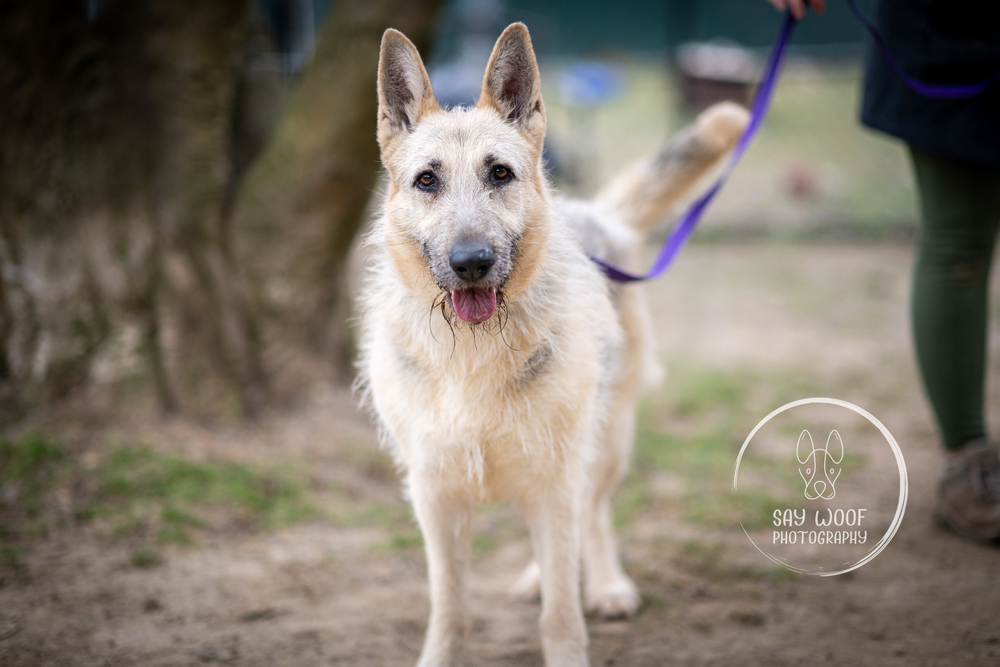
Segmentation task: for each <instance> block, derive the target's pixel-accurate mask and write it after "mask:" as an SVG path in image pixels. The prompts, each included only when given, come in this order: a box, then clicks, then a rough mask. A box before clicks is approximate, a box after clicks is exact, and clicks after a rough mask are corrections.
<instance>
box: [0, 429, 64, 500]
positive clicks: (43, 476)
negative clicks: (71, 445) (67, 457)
mask: <svg viewBox="0 0 1000 667" xmlns="http://www.w3.org/2000/svg"><path fill="white" fill-rule="evenodd" d="M63 459H64V454H63V451H62V450H61V449H60V448H59V447H58V445H56V444H55V443H54V442H52V441H51V440H48V439H46V438H45V437H43V436H41V435H39V434H37V433H29V434H27V435H25V436H24V437H22V438H20V439H18V440H8V439H0V490H2V491H3V493H0V510H5V509H9V508H15V509H17V510H18V511H19V512H23V513H24V514H25V515H27V516H28V517H30V518H34V517H37V516H38V514H39V513H40V512H41V510H42V506H43V504H44V499H45V494H46V493H47V492H48V491H49V489H50V488H51V487H52V485H53V483H54V482H55V481H56V479H57V477H58V476H59V474H60V472H61V466H60V463H61V462H62V461H63Z"/></svg>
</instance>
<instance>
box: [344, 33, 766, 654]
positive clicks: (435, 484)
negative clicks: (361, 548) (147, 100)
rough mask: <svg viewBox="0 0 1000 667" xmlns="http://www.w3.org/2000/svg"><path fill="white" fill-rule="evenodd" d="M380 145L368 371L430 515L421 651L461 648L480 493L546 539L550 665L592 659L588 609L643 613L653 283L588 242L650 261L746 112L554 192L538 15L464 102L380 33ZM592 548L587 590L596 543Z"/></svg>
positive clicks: (540, 563) (718, 110)
mask: <svg viewBox="0 0 1000 667" xmlns="http://www.w3.org/2000/svg"><path fill="white" fill-rule="evenodd" d="M378 95H379V114H378V141H379V144H380V146H381V149H382V162H383V164H384V165H385V168H386V170H387V171H388V191H387V193H386V197H385V203H384V207H383V211H382V214H381V216H380V217H379V219H378V221H377V223H376V225H375V228H374V231H373V232H372V233H371V235H370V236H369V238H368V241H367V243H368V245H369V246H370V247H371V249H372V258H371V270H370V274H369V276H368V278H367V282H366V285H365V288H364V293H363V296H362V299H361V310H362V332H361V346H362V355H361V363H360V366H361V374H360V381H359V386H360V387H361V388H362V392H363V394H364V395H365V396H366V397H367V399H368V400H369V401H370V405H371V406H372V407H373V408H374V411H375V412H376V414H377V418H378V421H379V424H380V426H381V429H382V432H383V436H384V439H385V442H386V443H387V445H388V446H389V447H390V448H391V450H392V452H393V453H394V455H395V456H396V458H397V459H398V461H399V463H400V465H401V467H402V468H403V469H404V470H405V474H406V487H407V489H408V492H409V497H410V500H411V501H412V503H413V509H414V511H415V513H416V517H417V520H418V522H419V523H420V528H421V530H422V531H423V536H424V543H425V546H426V552H427V563H428V571H429V576H430V596H431V614H430V622H429V626H428V629H427V636H426V639H425V641H424V646H423V650H422V652H421V654H420V660H419V663H418V664H419V665H420V666H422V667H430V666H431V665H455V664H458V663H459V662H460V661H461V657H460V654H461V647H462V640H463V635H464V632H465V623H464V620H465V619H464V616H463V609H462V605H463V592H464V588H465V585H464V582H465V576H466V570H467V569H468V566H469V559H470V540H471V536H470V524H471V522H472V518H473V514H474V508H475V505H476V503H478V502H483V501H488V500H494V499H501V500H509V501H514V502H516V503H519V504H520V505H521V507H522V508H523V510H524V513H525V515H526V517H527V521H528V526H529V529H530V532H531V537H532V543H533V546H534V552H535V562H534V563H532V564H531V565H529V566H528V568H527V569H526V570H525V572H524V574H523V575H522V577H521V580H520V581H519V582H518V584H517V586H516V587H517V590H518V592H519V593H520V594H522V595H532V594H533V593H534V594H537V592H539V590H540V593H541V599H542V614H541V634H542V647H543V652H544V656H545V664H546V665H586V664H587V630H586V626H585V624H584V616H583V608H584V606H585V607H586V608H587V609H588V610H592V611H594V612H596V613H599V614H602V615H604V616H612V617H613V616H625V615H631V614H633V613H634V612H635V611H636V609H637V608H638V606H639V595H638V593H637V591H636V587H635V584H633V583H632V581H631V579H629V578H628V576H627V575H626V574H625V572H624V570H623V569H622V566H621V563H620V561H619V557H618V549H617V546H616V544H615V538H614V534H613V532H612V525H611V507H610V500H609V499H610V495H611V492H612V490H613V489H614V487H615V485H616V483H617V482H618V480H619V478H620V477H621V476H622V474H623V473H624V471H625V469H626V466H627V463H628V457H629V451H630V449H631V441H632V436H633V430H634V422H635V407H636V402H637V400H638V397H639V393H640V390H641V389H642V387H643V385H644V383H645V381H647V380H648V379H649V376H650V375H651V374H650V373H649V372H648V371H649V369H650V368H656V364H655V362H653V361H651V360H652V358H653V357H652V353H651V349H650V348H651V343H650V336H649V332H648V330H649V326H648V316H647V313H646V309H645V304H644V301H643V297H642V292H641V288H640V287H638V286H635V285H630V286H613V285H610V284H609V282H608V280H607V279H606V278H605V277H604V276H603V275H602V274H601V272H600V271H599V270H598V269H597V267H596V266H595V264H594V263H593V262H591V261H590V260H589V259H588V257H587V254H588V253H589V254H592V255H596V256H600V257H602V258H604V259H607V260H609V261H612V262H615V263H618V264H619V265H624V266H630V265H632V266H634V265H635V263H636V261H637V259H638V255H639V253H640V247H641V241H642V239H643V237H644V235H645V234H646V233H647V232H649V231H650V230H651V229H652V228H653V227H654V226H655V225H656V224H657V223H658V222H659V221H660V220H661V219H662V218H663V217H664V216H665V214H666V213H668V212H669V210H670V209H671V208H672V207H674V206H675V205H676V204H677V202H678V201H679V200H680V199H681V198H682V197H683V196H685V195H687V194H690V193H691V192H692V191H693V190H694V189H695V188H696V186H697V184H698V183H699V182H702V181H703V180H704V177H705V176H706V175H707V174H708V173H709V172H710V171H711V170H712V169H713V167H715V166H717V165H718V164H719V162H720V160H721V158H723V157H724V156H725V155H726V153H727V152H728V151H729V150H730V149H731V148H732V146H733V144H734V143H735V141H736V139H737V137H738V135H739V133H740V132H741V131H742V129H743V127H744V126H745V124H746V120H747V115H746V112H745V111H744V110H742V109H741V108H739V107H736V106H733V105H722V106H717V107H714V108H713V109H710V110H708V111H706V112H705V113H704V114H702V116H701V117H700V118H699V119H698V120H697V122H696V123H695V125H694V126H693V127H692V128H689V129H688V130H686V131H685V132H683V133H682V134H681V135H680V136H679V137H677V138H676V139H675V140H674V141H673V142H672V143H671V145H669V146H667V147H666V148H665V149H663V150H662V151H660V152H659V153H658V154H656V155H654V156H652V157H650V158H649V159H647V160H646V161H644V162H641V163H639V164H637V165H635V166H634V167H633V168H631V169H630V170H628V171H627V172H626V173H625V174H623V175H621V176H619V177H618V178H616V179H615V180H614V181H612V182H611V183H610V184H609V185H608V186H607V187H606V188H605V189H604V190H603V191H602V192H601V193H600V194H599V195H598V196H597V197H596V198H595V200H594V201H593V202H580V201H571V200H567V199H563V198H559V197H557V196H555V195H554V194H553V193H552V191H551V190H550V189H549V186H548V184H547V183H546V180H545V175H544V173H543V170H542V162H541V154H542V142H543V139H544V136H545V107H544V105H543V103H542V97H541V93H540V88H539V76H538V68H537V65H536V63H535V55H534V51H533V50H532V47H531V40H530V38H529V36H528V30H527V29H526V28H525V26H524V25H522V24H520V23H515V24H513V25H511V26H510V27H509V28H507V30H505V31H504V33H503V34H502V35H501V36H500V38H499V40H497V43H496V46H495V47H494V49H493V54H492V56H491V57H490V61H489V64H488V65H487V68H486V75H485V77H484V79H483V88H482V94H481V96H480V98H479V102H478V104H477V105H476V106H475V107H474V108H470V109H453V110H450V111H446V110H443V109H441V108H440V107H439V106H438V105H437V103H436V102H435V100H434V95H433V93H432V91H431V85H430V80H429V79H428V77H427V73H426V71H425V69H424V66H423V63H422V61H421V59H420V55H419V54H418V53H417V50H416V49H415V48H414V46H413V44H412V43H411V42H410V41H409V40H408V39H407V38H406V37H404V36H403V35H402V34H401V33H399V32H397V31H395V30H387V31H386V33H385V35H384V36H383V38H382V51H381V60H380V62H379V72H378ZM581 554H582V560H583V604H581V594H580V560H581Z"/></svg>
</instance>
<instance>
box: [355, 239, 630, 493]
mask: <svg viewBox="0 0 1000 667" xmlns="http://www.w3.org/2000/svg"><path fill="white" fill-rule="evenodd" d="M556 224H561V223H556ZM375 233H376V234H378V231H376V232H375ZM374 245H375V247H376V254H377V256H376V258H375V261H374V267H375V268H374V269H373V271H372V277H371V280H370V282H369V285H368V288H367V290H366V297H365V299H364V310H365V316H364V338H363V341H364V345H363V357H362V358H363V373H364V375H365V381H366V382H367V385H368V388H369V390H370V392H371V398H372V402H373V406H374V407H375V408H376V412H377V414H378V415H379V418H380V420H381V423H382V425H383V427H384V429H385V431H386V435H387V436H388V437H387V438H386V439H387V441H388V443H389V444H390V446H391V447H392V449H393V451H394V453H395V454H396V456H397V459H398V460H399V461H400V463H401V464H402V465H403V466H404V467H406V468H407V469H412V468H422V469H423V470H424V471H429V472H434V473H436V474H437V475H438V476H440V478H441V479H442V480H443V482H444V483H447V484H451V485H458V486H468V487H470V488H473V487H474V488H475V489H476V490H477V494H478V495H479V496H480V497H483V498H505V497H509V496H517V495H520V494H519V493H518V489H519V488H520V487H522V486H524V485H529V484H531V483H533V482H538V481H540V480H542V479H544V478H545V475H546V474H547V470H548V469H550V468H551V465H552V463H553V462H554V460H555V459H560V460H566V459H567V458H571V459H577V460H580V461H585V460H586V459H587V458H588V457H589V453H588V450H589V448H591V447H592V446H593V443H592V440H593V434H594V433H595V431H596V430H597V425H598V423H599V422H600V421H601V419H602V415H603V411H604V409H605V406H604V404H605V403H606V394H607V389H608V387H609V386H610V384H611V383H612V382H613V381H614V379H615V376H616V373H617V365H616V359H617V355H618V352H619V348H620V345H621V338H622V334H621V331H620V328H619V324H618V318H617V314H616V313H615V311H614V308H613V307H612V305H611V302H610V300H609V296H608V290H607V288H606V285H605V284H604V280H603V278H602V277H601V276H600V275H599V274H598V273H597V272H596V271H595V270H594V269H593V267H592V266H590V263H589V261H588V260H587V259H586V257H585V256H584V255H583V254H582V252H581V251H580V250H579V249H578V248H577V247H576V246H575V240H574V239H573V238H572V237H571V235H570V233H569V231H568V229H559V230H557V233H556V234H555V235H554V238H553V239H552V245H551V248H550V251H549V252H548V253H547V256H546V260H545V263H544V265H543V266H542V267H541V269H542V270H541V271H540V274H539V278H538V279H537V280H536V281H535V282H534V283H533V284H532V285H531V286H529V287H528V288H527V289H526V290H524V291H523V292H521V293H520V294H518V295H517V297H516V298H515V299H512V300H511V301H510V302H509V303H508V304H507V307H506V313H505V321H504V323H503V327H502V329H501V328H499V327H490V328H484V327H470V326H468V325H465V324H464V323H462V322H456V321H454V320H452V321H451V322H450V323H449V322H448V321H447V320H446V319H445V317H443V314H442V313H441V312H440V309H437V310H433V311H432V310H431V309H430V303H431V302H430V301H428V300H427V298H426V296H424V295H422V293H421V292H420V291H419V290H417V291H416V292H414V291H411V290H408V289H406V286H404V285H403V284H402V283H401V279H400V276H399V275H398V274H397V272H396V271H395V270H394V267H393V264H392V259H391V257H390V256H389V253H380V252H379V251H378V244H377V240H376V242H375V244H374ZM397 434H398V435H397Z"/></svg>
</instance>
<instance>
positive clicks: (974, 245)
mask: <svg viewBox="0 0 1000 667" xmlns="http://www.w3.org/2000/svg"><path fill="white" fill-rule="evenodd" d="M910 152H911V157H912V160H913V165H914V171H915V172H916V177H917V189H918V191H919V193H920V204H921V213H922V220H923V224H922V227H921V230H920V243H919V248H918V254H917V265H916V271H915V274H914V280H913V302H912V306H913V337H914V342H915V344H916V351H917V361H918V365H919V367H920V374H921V376H922V378H923V381H924V387H925V389H926V390H927V396H928V398H929V399H930V402H931V406H932V407H933V409H934V414H935V417H936V418H937V423H938V426H939V428H940V430H941V438H942V442H943V444H944V447H945V449H946V451H947V465H946V467H945V471H944V475H943V476H942V478H941V482H940V486H939V497H938V513H939V516H940V517H941V519H943V520H944V521H945V522H946V523H947V524H948V525H949V526H951V527H952V528H953V529H955V530H956V531H958V532H959V533H961V534H963V535H966V536H968V537H975V538H984V539H992V538H997V537H1000V457H998V453H997V448H996V446H993V445H990V444H988V443H987V442H986V440H985V438H986V427H985V420H984V415H983V412H984V410H983V395H984V392H985V373H986V342H987V324H988V312H989V273H990V264H991V259H992V256H993V246H994V241H995V238H996V233H997V226H998V224H1000V173H998V172H992V171H989V170H986V169H981V168H977V167H975V166H972V165H969V164H967V163H965V162H961V161H957V160H952V159H949V158H945V157H941V156H937V155H933V154H930V153H927V152H925V151H922V150H920V149H917V148H914V147H911V150H910Z"/></svg>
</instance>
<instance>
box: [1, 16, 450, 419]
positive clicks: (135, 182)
mask: <svg viewBox="0 0 1000 667" xmlns="http://www.w3.org/2000/svg"><path fill="white" fill-rule="evenodd" d="M439 4H440V0H411V1H410V2H404V1H402V0H338V1H337V2H336V3H335V4H334V5H333V7H332V10H331V13H330V16H329V17H328V19H327V20H326V22H325V24H324V26H323V28H322V31H321V33H320V35H319V38H318V42H317V49H316V53H315V55H314V57H313V59H312V62H311V63H310V64H309V65H308V67H307V68H306V70H305V71H304V72H303V74H302V76H301V79H300V81H299V82H298V84H297V86H296V87H295V89H294V92H293V94H292V96H291V99H290V101H289V103H288V105H287V108H286V110H285V112H284V114H283V115H282V117H281V119H280V120H279V121H278V125H277V127H276V129H275V130H274V132H273V134H272V135H271V137H270V139H269V140H268V141H267V142H265V143H264V149H263V150H262V151H261V152H260V153H259V155H258V156H257V157H256V159H254V158H253V157H252V155H251V154H249V153H248V152H247V151H246V150H242V148H243V147H244V146H243V145H237V143H235V142H236V140H237V138H238V135H239V133H240V126H239V123H238V122H237V120H238V111H239V109H238V86H239V82H240V75H241V72H243V71H244V70H243V69H242V68H244V66H245V62H244V61H245V47H246V44H247V34H248V21H249V19H250V16H251V0H211V1H210V2H206V1H205V0H102V1H101V2H99V3H93V4H90V3H84V2H79V1H78V0H31V1H29V0H20V1H18V0H10V1H8V2H3V3H0V99H2V100H3V104H0V423H2V422H4V421H9V420H10V419H12V418H16V417H18V416H20V415H23V414H25V413H26V411H28V410H30V409H32V408H34V407H36V406H39V405H44V404H46V403H51V402H54V401H59V400H62V399H64V398H65V397H67V396H70V395H74V392H75V393H76V394H81V393H86V394H88V395H93V394H95V392H96V394H101V392H104V394H101V395H107V396H109V397H110V403H108V404H109V405H116V402H117V401H120V400H122V399H126V398H128V399H129V400H133V401H134V400H136V399H135V398H131V397H132V395H133V394H138V395H139V396H140V400H142V397H143V396H152V397H155V400H156V402H157V403H158V404H159V405H160V407H161V408H162V409H164V410H166V411H173V410H183V411H186V412H190V413H195V414H204V415H213V416H218V415H227V414H228V415H230V416H245V415H249V414H252V413H253V412H254V411H255V410H256V409H257V408H258V407H259V406H260V405H261V404H262V402H263V401H264V400H265V398H266V397H267V396H268V389H269V387H268V381H267V379H268V378H269V377H271V375H272V373H265V363H264V361H263V360H265V359H267V358H268V356H267V355H266V354H265V352H266V351H267V349H272V348H282V349H288V348H295V349H301V348H308V349H309V352H308V355H311V356H310V358H311V359H318V358H325V359H327V360H328V361H329V362H330V363H329V364H314V365H315V366H317V367H322V368H324V369H325V371H324V373H325V374H326V377H329V376H330V375H331V374H333V375H339V377H342V378H346V377H347V376H348V375H349V374H350V373H349V368H350V360H351V357H352V352H351V345H350V337H349V335H348V328H347V322H346V320H347V314H348V311H349V300H348V297H347V292H346V284H347V281H346V280H345V274H344V270H345V267H346V263H347V259H348V254H349V252H350V249H351V246H352V241H353V239H354V237H355V234H356V232H357V230H358V228H359V226H360V224H361V222H362V221H363V218H364V211H365V207H366V204H367V202H368V200H369V198H370V194H371V190H372V187H373V185H374V183H375V178H376V174H377V168H378V164H377V160H378V152H377V144H376V141H375V126H376V93H375V79H376V70H377V63H378V53H379V43H380V39H381V35H382V32H383V31H384V30H385V28H387V27H390V26H392V27H396V28H399V29H401V30H403V31H404V32H406V33H407V34H408V35H409V36H410V37H411V38H414V40H415V41H416V42H417V43H418V44H423V45H426V44H427V42H428V38H429V36H430V33H431V30H432V27H433V25H434V22H435V17H436V14H437V9H438V6H439ZM94 10H96V14H88V11H94ZM247 165H248V166H247ZM244 167H245V172H244V171H243V169H244ZM282 294H286V295H290V296H289V297H287V298H286V297H283V296H282ZM262 313H266V314H267V317H264V316H262ZM303 343H304V344H305V345H303ZM296 346H297V347H296ZM271 356H272V357H273V356H274V355H271ZM278 365H279V364H278V363H272V364H271V367H270V368H269V370H272V371H273V370H274V367H276V366H278ZM293 384H295V382H294V380H293ZM298 384H299V385H302V384H304V383H303V382H301V381H299V382H298ZM137 388H138V389H137Z"/></svg>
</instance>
